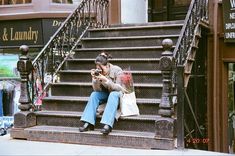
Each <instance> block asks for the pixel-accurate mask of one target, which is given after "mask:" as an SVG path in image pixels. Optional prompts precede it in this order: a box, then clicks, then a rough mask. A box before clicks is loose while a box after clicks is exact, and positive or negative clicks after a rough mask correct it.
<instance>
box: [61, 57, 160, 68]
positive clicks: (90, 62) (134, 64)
mask: <svg viewBox="0 0 235 156" xmlns="http://www.w3.org/2000/svg"><path fill="white" fill-rule="evenodd" d="M159 60H160V59H159V58H121V59H111V60H110V63H112V64H114V65H118V66H120V67H121V68H122V69H125V68H129V67H130V69H131V71H135V70H138V71H139V70H142V71H146V70H147V71H150V70H152V71H156V70H159ZM94 62H95V59H94V58H93V59H69V60H67V61H66V62H65V64H64V66H63V69H64V70H91V69H93V68H95V63H94Z"/></svg>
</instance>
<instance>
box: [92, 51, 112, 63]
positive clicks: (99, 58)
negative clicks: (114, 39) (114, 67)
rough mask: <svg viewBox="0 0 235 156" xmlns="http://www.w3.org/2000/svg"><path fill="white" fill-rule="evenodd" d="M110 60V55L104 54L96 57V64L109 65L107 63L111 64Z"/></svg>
mask: <svg viewBox="0 0 235 156" xmlns="http://www.w3.org/2000/svg"><path fill="white" fill-rule="evenodd" d="M110 58H112V56H111V55H110V54H108V53H106V52H102V53H100V54H99V55H98V56H97V57H96V59H95V64H102V65H107V63H109V59H110Z"/></svg>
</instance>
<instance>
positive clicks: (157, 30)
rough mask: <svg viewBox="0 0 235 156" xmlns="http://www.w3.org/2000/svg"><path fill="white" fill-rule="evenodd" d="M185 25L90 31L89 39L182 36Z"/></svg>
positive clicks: (109, 28)
mask: <svg viewBox="0 0 235 156" xmlns="http://www.w3.org/2000/svg"><path fill="white" fill-rule="evenodd" d="M182 26H183V23H178V24H158V25H144V26H143V25H142V26H141V25H140V26H122V27H108V28H100V29H89V37H120V36H122V37H124V36H148V35H172V34H180V30H181V28H182Z"/></svg>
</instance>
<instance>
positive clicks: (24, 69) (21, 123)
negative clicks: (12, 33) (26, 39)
mask: <svg viewBox="0 0 235 156" xmlns="http://www.w3.org/2000/svg"><path fill="white" fill-rule="evenodd" d="M20 50H21V56H20V60H19V61H18V62H17V69H18V71H19V72H20V78H21V87H20V89H21V90H20V98H19V103H20V105H19V109H20V110H21V111H20V112H18V113H16V114H15V115H14V127H15V128H25V127H31V126H34V125H36V116H35V114H34V113H33V112H30V109H31V107H32V101H31V98H30V95H29V85H28V81H29V74H30V73H31V72H32V69H33V68H32V62H31V61H30V60H29V58H28V57H27V54H28V51H29V47H28V46H26V45H22V46H21V47H20Z"/></svg>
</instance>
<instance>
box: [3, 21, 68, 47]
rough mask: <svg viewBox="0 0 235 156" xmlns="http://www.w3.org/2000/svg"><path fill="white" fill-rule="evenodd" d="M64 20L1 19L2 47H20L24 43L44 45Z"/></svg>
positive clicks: (32, 45)
mask: <svg viewBox="0 0 235 156" xmlns="http://www.w3.org/2000/svg"><path fill="white" fill-rule="evenodd" d="M63 21H64V19H34V20H14V21H1V24H0V48H8V47H19V46H21V45H23V44H26V45H28V46H31V47H43V46H44V45H45V44H46V43H47V41H48V40H49V39H50V37H51V36H52V35H53V34H54V33H55V31H56V30H57V29H58V28H59V27H60V25H61V24H62V22H63Z"/></svg>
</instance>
